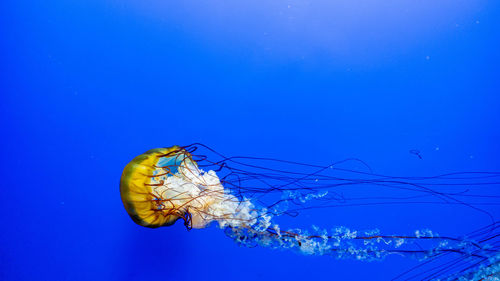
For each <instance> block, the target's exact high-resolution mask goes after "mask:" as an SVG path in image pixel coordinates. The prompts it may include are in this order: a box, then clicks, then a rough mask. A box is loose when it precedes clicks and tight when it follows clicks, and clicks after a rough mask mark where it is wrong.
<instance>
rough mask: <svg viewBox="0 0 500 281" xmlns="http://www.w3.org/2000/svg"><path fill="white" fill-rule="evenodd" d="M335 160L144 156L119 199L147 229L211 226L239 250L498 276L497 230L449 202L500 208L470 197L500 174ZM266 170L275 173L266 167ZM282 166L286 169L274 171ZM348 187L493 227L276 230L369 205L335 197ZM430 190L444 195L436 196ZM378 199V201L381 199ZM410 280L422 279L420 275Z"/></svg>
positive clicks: (167, 152) (182, 151) (173, 152)
mask: <svg viewBox="0 0 500 281" xmlns="http://www.w3.org/2000/svg"><path fill="white" fill-rule="evenodd" d="M199 147H202V148H205V151H206V152H207V153H210V154H211V156H210V157H209V156H207V155H205V154H197V155H195V154H193V153H194V152H195V151H196V150H197V149H198V148H199ZM212 157H213V158H212ZM195 159H196V160H195ZM342 162H344V161H340V162H337V163H334V164H333V165H327V166H319V165H309V164H303V163H296V162H291V161H282V160H276V159H268V158H255V157H225V156H223V155H221V154H219V153H218V152H216V151H214V150H212V149H211V148H209V147H206V146H203V145H200V144H195V145H190V146H186V147H179V146H173V147H169V148H159V149H153V150H149V151H147V152H145V153H144V154H141V155H139V156H137V157H136V158H134V159H133V160H132V161H131V162H130V163H129V164H128V165H127V166H126V167H125V169H124V171H123V174H122V178H121V182H120V191H121V197H122V201H123V204H124V206H125V209H126V210H127V212H128V214H129V215H130V217H131V218H132V219H133V221H134V222H136V223H137V224H139V225H142V226H146V227H151V228H156V227H161V226H169V225H172V224H174V223H175V222H176V221H177V220H179V219H182V220H184V224H185V225H186V227H187V228H188V229H191V228H204V227H207V226H208V225H209V224H210V223H212V222H216V223H217V224H218V226H219V227H220V228H221V229H224V230H225V234H226V235H227V236H228V237H230V238H232V239H233V240H234V241H235V242H237V243H238V244H240V245H243V246H250V247H253V246H264V247H268V248H275V249H290V250H294V251H297V252H300V253H303V254H307V255H329V256H334V257H336V258H342V259H343V258H355V259H358V260H368V261H370V260H381V259H383V258H384V257H386V256H387V255H393V254H397V255H401V256H409V257H416V258H418V259H424V260H426V261H425V262H424V263H423V265H425V266H428V267H430V269H428V270H426V271H422V272H424V273H426V274H428V275H427V276H428V278H427V279H432V278H436V277H437V278H443V277H446V278H448V277H449V278H458V277H461V276H477V278H476V277H474V278H476V279H477V280H481V278H485V277H488V278H490V277H491V276H494V277H495V276H498V272H499V270H500V267H499V266H498V261H499V260H500V223H499V222H496V221H494V218H493V216H492V215H491V214H489V213H488V212H487V211H484V210H483V209H481V208H479V207H477V206H476V205H474V204H471V203H470V202H466V201H463V200H462V199H460V197H457V196H456V195H457V194H458V195H460V196H463V195H466V197H465V198H472V199H477V198H480V199H482V200H490V201H488V202H483V203H487V204H492V205H494V206H495V205H498V204H499V202H498V199H499V198H498V197H497V196H484V195H476V194H474V193H469V189H471V190H472V191H471V192H473V191H474V188H477V187H481V186H483V185H487V186H491V185H497V184H498V183H497V182H496V178H498V177H500V173H477V172H474V173H453V174H446V175H439V176H435V177H389V176H384V175H377V174H374V173H372V172H361V171H352V170H346V169H343V168H339V167H337V164H339V163H342ZM260 163H267V165H262V164H260ZM273 163H274V164H276V163H278V164H279V165H278V166H273ZM279 166H288V167H289V168H285V169H280V168H279ZM332 171H334V172H339V173H348V174H352V173H354V174H356V175H357V177H341V176H339V175H335V176H332V175H330V174H329V173H331V172H332ZM429 181H431V182H429ZM352 185H370V186H376V187H379V188H388V189H390V190H403V191H405V192H412V193H415V194H416V195H415V196H410V197H399V198H398V197H396V196H393V197H391V198H392V199H394V200H400V201H404V200H410V201H404V203H406V204H408V203H422V202H420V201H421V198H426V199H427V200H428V201H426V202H424V203H429V204H434V203H445V204H457V205H462V206H464V207H466V208H470V209H471V210H474V211H477V212H479V213H483V214H485V215H487V216H488V217H489V218H490V219H491V220H492V223H491V224H490V225H488V226H486V227H483V228H481V229H478V230H476V231H474V232H471V233H469V234H466V235H461V236H455V237H453V236H441V235H438V234H437V233H435V232H433V231H431V230H428V229H420V230H415V231H414V232H413V233H410V234H389V235H387V234H383V233H381V232H380V231H379V230H377V229H374V230H368V231H358V230H352V229H349V228H347V227H344V226H340V227H336V228H334V229H331V230H326V229H322V228H319V227H313V228H312V229H310V230H307V229H306V230H304V229H283V228H282V227H281V226H280V225H279V224H278V223H276V222H275V220H274V219H275V218H277V217H279V216H281V215H291V216H296V215H297V214H298V213H300V212H301V211H304V210H307V209H314V208H321V209H325V208H329V207H337V206H339V205H342V204H345V202H346V201H348V200H351V201H354V200H358V199H359V200H361V201H362V202H363V203H362V204H367V203H366V202H367V199H370V200H371V198H368V197H367V198H357V199H356V198H347V197H346V196H344V195H343V194H342V193H337V190H338V189H339V188H341V187H350V186H352ZM461 186H467V187H468V188H469V189H468V190H467V191H466V192H459V193H457V192H454V191H453V190H451V191H448V190H447V189H446V188H450V187H451V188H457V187H461ZM436 187H443V189H442V190H435V188H436ZM276 195H279V196H278V197H276ZM375 198H377V199H378V200H380V197H375ZM411 200H417V201H411ZM314 202H317V203H314ZM375 203H380V202H375ZM384 203H386V202H384ZM392 203H393V202H387V204H392ZM308 204H309V205H308ZM315 204H316V205H315ZM409 272H411V273H412V274H413V272H414V270H413V269H412V270H409V271H407V272H405V273H404V274H402V275H401V278H403V277H404V278H407V275H408V273H409ZM422 272H421V273H422ZM414 276H417V277H416V278H418V279H426V278H423V277H425V275H424V276H423V275H419V274H417V275H414ZM422 276H423V277H422ZM443 279H444V278H443ZM471 280H474V279H471Z"/></svg>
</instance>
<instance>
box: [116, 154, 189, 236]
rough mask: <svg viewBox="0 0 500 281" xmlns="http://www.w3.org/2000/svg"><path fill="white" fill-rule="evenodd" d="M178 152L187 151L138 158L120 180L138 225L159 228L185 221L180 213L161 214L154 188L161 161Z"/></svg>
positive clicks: (130, 213)
mask: <svg viewBox="0 0 500 281" xmlns="http://www.w3.org/2000/svg"><path fill="white" fill-rule="evenodd" d="M174 151H184V150H183V149H181V148H180V147H178V146H172V147H169V148H157V149H151V150H149V151H147V152H145V153H143V154H141V155H139V156H137V157H135V158H134V159H133V160H132V161H130V163H128V165H127V166H126V167H125V169H124V170H123V173H122V177H121V180H120V193H121V198H122V201H123V205H124V206H125V209H126V210H127V212H128V214H129V215H130V217H131V218H132V219H133V220H134V222H135V223H137V224H139V225H142V226H146V227H151V228H156V227H160V226H167V225H171V224H173V223H174V222H175V221H177V220H178V219H179V218H181V217H182V214H181V213H179V212H177V210H165V209H163V210H158V209H157V208H156V202H155V199H156V198H155V197H154V195H153V190H152V186H151V181H152V180H151V179H152V176H153V175H154V174H153V172H154V171H155V170H156V169H157V168H158V167H157V164H158V161H159V160H160V159H161V157H162V155H165V154H167V153H175V152H174ZM184 152H185V151H184Z"/></svg>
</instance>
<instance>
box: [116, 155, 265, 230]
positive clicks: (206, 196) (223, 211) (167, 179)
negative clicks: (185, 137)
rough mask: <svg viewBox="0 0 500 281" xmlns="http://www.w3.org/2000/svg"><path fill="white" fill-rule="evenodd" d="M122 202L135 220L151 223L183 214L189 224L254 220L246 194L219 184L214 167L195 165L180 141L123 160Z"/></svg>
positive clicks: (235, 223)
mask: <svg viewBox="0 0 500 281" xmlns="http://www.w3.org/2000/svg"><path fill="white" fill-rule="evenodd" d="M120 192H121V198H122V201H123V205H124V206H125V209H126V210H127V212H128V214H129V215H130V217H131V218H132V220H134V222H135V223H137V224H139V225H142V226H145V227H151V228H156V227H160V226H169V225H172V224H173V223H175V222H176V221H177V220H178V219H183V220H184V223H185V225H186V226H187V227H188V228H204V227H206V226H207V225H208V224H210V223H211V222H213V221H217V222H219V225H220V226H221V227H223V226H225V225H232V226H241V225H251V224H253V223H255V217H256V213H255V212H253V204H252V203H251V202H250V201H248V200H242V201H240V200H239V199H238V198H236V197H235V196H233V195H231V193H230V192H229V191H227V190H224V187H223V186H222V184H221V182H220V179H219V177H218V176H217V175H216V173H215V172H214V171H207V172H205V171H203V170H201V169H199V168H198V165H197V164H196V162H195V161H194V160H193V159H192V156H191V154H190V153H189V152H187V151H186V150H185V149H183V148H181V147H179V146H172V147H169V148H157V149H152V150H149V151H147V152H145V153H143V154H141V155H139V156H137V157H135V158H134V159H133V160H132V161H130V163H128V164H127V166H126V167H125V169H124V170H123V173H122V177H121V181H120Z"/></svg>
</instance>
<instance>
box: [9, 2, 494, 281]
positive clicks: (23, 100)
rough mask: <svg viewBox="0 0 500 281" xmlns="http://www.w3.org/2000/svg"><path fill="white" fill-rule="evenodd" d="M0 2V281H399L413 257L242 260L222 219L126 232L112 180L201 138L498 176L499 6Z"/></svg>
mask: <svg viewBox="0 0 500 281" xmlns="http://www.w3.org/2000/svg"><path fill="white" fill-rule="evenodd" d="M0 8H1V10H0V34H1V37H0V42H1V43H0V50H1V56H0V70H1V72H0V73H1V76H0V120H1V129H2V130H1V134H2V141H1V142H2V145H1V146H0V150H1V153H2V161H1V169H0V171H1V179H2V180H1V190H2V195H1V196H0V213H1V214H2V224H1V228H0V230H1V231H0V240H1V244H0V279H1V280H388V279H390V278H391V277H393V276H395V275H397V274H398V273H400V272H402V271H404V270H405V269H407V268H408V267H409V266H412V265H415V264H417V263H416V261H413V260H408V259H404V258H398V257H390V258H388V259H386V260H384V261H381V262H370V263H366V262H365V263H363V262H357V261H353V260H341V261H337V260H335V259H333V258H331V257H317V256H313V257H311V256H305V255H300V254H295V253H291V252H288V251H276V250H270V249H265V248H252V249H249V248H244V247H239V246H238V245H236V244H235V243H234V242H232V241H231V240H230V239H228V238H227V237H225V235H224V233H223V232H222V231H221V230H220V229H218V228H216V227H214V226H213V227H210V228H208V229H203V230H192V231H189V232H188V231H186V229H185V228H184V226H183V225H182V224H181V223H178V224H176V225H174V226H172V227H168V228H161V229H146V228H143V227H140V226H138V225H135V224H134V223H133V222H132V220H130V218H129V217H128V215H127V214H126V212H125V210H124V208H123V206H122V203H121V200H120V195H119V189H118V183H119V178H120V176H121V172H122V169H123V167H124V166H125V165H126V164H127V163H128V161H130V160H131V159H132V158H133V157H135V156H136V155H138V154H140V153H143V152H144V151H146V150H148V149H151V148H156V147H163V146H171V145H176V144H177V145H187V144H190V143H193V142H201V143H204V144H207V145H209V146H211V147H213V148H215V149H216V150H218V151H220V152H222V153H224V154H226V155H249V156H264V157H274V158H279V159H290V160H297V161H304V162H309V163H318V164H325V165H327V164H328V163H330V162H333V161H337V160H341V159H344V158H347V157H357V158H360V159H363V160H364V161H365V162H367V163H369V165H370V166H371V167H372V168H373V169H374V171H376V172H378V173H383V174H391V175H392V174H396V175H433V174H439V173H444V172H451V171H472V170H473V171H500V164H499V161H498V158H499V156H500V142H499V140H500V130H499V124H500V92H499V86H500V75H499V74H500V73H499V65H500V52H499V47H500V44H499V43H500V37H499V35H500V29H499V26H500V23H499V19H500V3H498V2H497V1H476V0H471V1H462V0H454V1H451V0H449V1H448V0H437V1H409V0H401V1H375V0H365V1H352V0H349V1H347V0H339V1H324V0H321V1H281V0H280V1H217V0H216V1H183V2H178V3H173V2H171V1H156V0H155V1H153V0H151V1H132V0H122V1H116V0H115V1H95V0H85V1H78V0H75V1H62V0H54V1H37V0H35V1H9V0H6V1H2V3H1V4H0ZM412 149H418V150H419V151H420V152H421V156H422V158H423V159H419V158H418V157H416V155H414V154H411V153H409V151H410V150H412ZM357 168H360V167H357ZM360 169H361V168H360ZM400 210H401V211H400ZM490 211H491V212H492V213H494V214H496V216H497V218H498V213H499V212H498V210H495V208H493V209H491V208H490ZM495 212H496V213H495ZM292 222H295V223H296V224H297V226H304V227H305V226H308V225H312V224H316V225H324V226H325V227H333V226H335V225H345V226H348V227H351V228H353V229H373V228H379V229H380V230H381V231H382V232H384V233H399V232H407V231H411V230H414V229H419V228H427V227H428V228H431V229H437V231H438V232H440V233H446V234H456V235H461V234H463V233H465V232H467V231H469V230H472V229H474V228H476V227H480V226H483V225H484V224H487V223H488V220H487V218H485V217H484V216H482V215H480V214H477V213H476V212H472V211H471V210H469V209H467V208H462V207H459V206H455V207H448V208H446V207H445V208H440V209H439V213H436V210H435V208H434V207H432V206H426V205H423V206H422V205H419V206H414V207H413V208H404V206H380V207H370V208H369V207H358V208H356V207H352V208H348V207H346V208H336V209H334V210H325V211H324V212H319V213H318V212H316V213H315V215H308V214H303V215H301V216H299V217H298V218H296V219H295V220H292ZM287 227H295V225H286V226H284V228H287Z"/></svg>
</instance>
